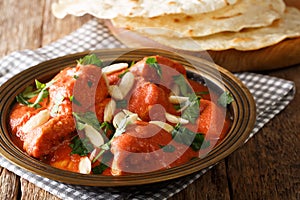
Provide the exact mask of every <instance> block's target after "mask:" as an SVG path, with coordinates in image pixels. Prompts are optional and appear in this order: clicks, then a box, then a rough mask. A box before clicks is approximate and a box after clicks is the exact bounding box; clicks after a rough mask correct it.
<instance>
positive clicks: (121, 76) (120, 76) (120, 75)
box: [118, 69, 129, 78]
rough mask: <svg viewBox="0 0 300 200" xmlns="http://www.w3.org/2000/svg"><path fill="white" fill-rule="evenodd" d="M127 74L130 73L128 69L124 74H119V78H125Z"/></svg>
mask: <svg viewBox="0 0 300 200" xmlns="http://www.w3.org/2000/svg"><path fill="white" fill-rule="evenodd" d="M127 72H129V70H128V69H126V70H125V71H124V72H122V73H121V74H119V75H118V77H119V78H123V76H124V75H125V74H126V73H127Z"/></svg>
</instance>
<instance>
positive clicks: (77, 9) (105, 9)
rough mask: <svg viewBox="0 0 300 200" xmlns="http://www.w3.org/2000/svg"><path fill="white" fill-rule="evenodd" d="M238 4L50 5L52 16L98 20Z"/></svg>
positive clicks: (147, 0)
mask: <svg viewBox="0 0 300 200" xmlns="http://www.w3.org/2000/svg"><path fill="white" fill-rule="evenodd" d="M237 1H238V0H59V2H58V3H53V4H52V12H53V14H54V16H56V17H58V18H63V17H65V16H66V15H67V14H71V15H75V16H82V15H84V14H91V15H93V16H95V17H98V18H101V19H111V18H114V17H117V16H126V17H137V16H143V17H155V16H160V15H165V14H176V13H185V14H196V13H207V12H212V11H215V10H218V9H221V8H224V7H227V6H230V5H233V4H235V3H236V2H237Z"/></svg>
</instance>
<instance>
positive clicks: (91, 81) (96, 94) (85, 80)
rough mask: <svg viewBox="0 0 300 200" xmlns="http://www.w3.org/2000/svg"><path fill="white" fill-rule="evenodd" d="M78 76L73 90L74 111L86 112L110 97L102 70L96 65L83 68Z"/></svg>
mask: <svg viewBox="0 0 300 200" xmlns="http://www.w3.org/2000/svg"><path fill="white" fill-rule="evenodd" d="M77 76H78V78H77V79H76V82H75V85H74V89H73V98H75V100H74V99H73V100H74V101H73V111H74V112H86V111H89V110H90V108H91V107H93V106H95V104H97V103H100V102H101V101H102V100H104V99H105V98H106V97H107V96H108V88H107V84H106V80H105V79H104V78H103V76H102V71H101V68H99V67H97V66H95V65H85V66H81V67H80V68H79V70H78V75H77Z"/></svg>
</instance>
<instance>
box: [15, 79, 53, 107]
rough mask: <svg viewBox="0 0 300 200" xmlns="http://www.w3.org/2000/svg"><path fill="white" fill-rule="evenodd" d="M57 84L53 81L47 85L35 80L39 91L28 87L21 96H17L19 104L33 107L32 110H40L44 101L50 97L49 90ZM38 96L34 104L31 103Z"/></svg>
mask: <svg viewBox="0 0 300 200" xmlns="http://www.w3.org/2000/svg"><path fill="white" fill-rule="evenodd" d="M54 82H55V80H52V81H50V82H48V83H46V84H44V83H41V82H39V81H38V80H35V85H36V88H37V90H33V87H32V86H28V87H27V88H26V89H25V90H24V91H23V92H22V93H21V94H18V95H17V96H16V100H17V102H19V103H21V104H23V105H26V106H29V107H32V108H40V107H41V105H40V104H39V103H41V102H42V101H43V99H45V98H47V97H48V96H49V92H48V88H49V87H50V86H51V85H52V84H53V83H54ZM35 96H37V98H36V100H35V102H34V103H31V102H29V101H28V100H30V99H31V98H33V97H35Z"/></svg>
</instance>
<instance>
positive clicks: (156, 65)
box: [146, 57, 162, 78]
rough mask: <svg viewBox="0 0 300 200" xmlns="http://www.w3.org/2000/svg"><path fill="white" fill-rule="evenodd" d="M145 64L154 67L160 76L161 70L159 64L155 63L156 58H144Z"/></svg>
mask: <svg viewBox="0 0 300 200" xmlns="http://www.w3.org/2000/svg"><path fill="white" fill-rule="evenodd" d="M146 64H148V65H149V66H150V67H152V68H154V69H155V70H156V73H157V74H158V76H159V77H160V78H161V76H162V71H161V67H160V65H159V64H158V63H157V60H156V58H153V57H149V58H147V60H146Z"/></svg>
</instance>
